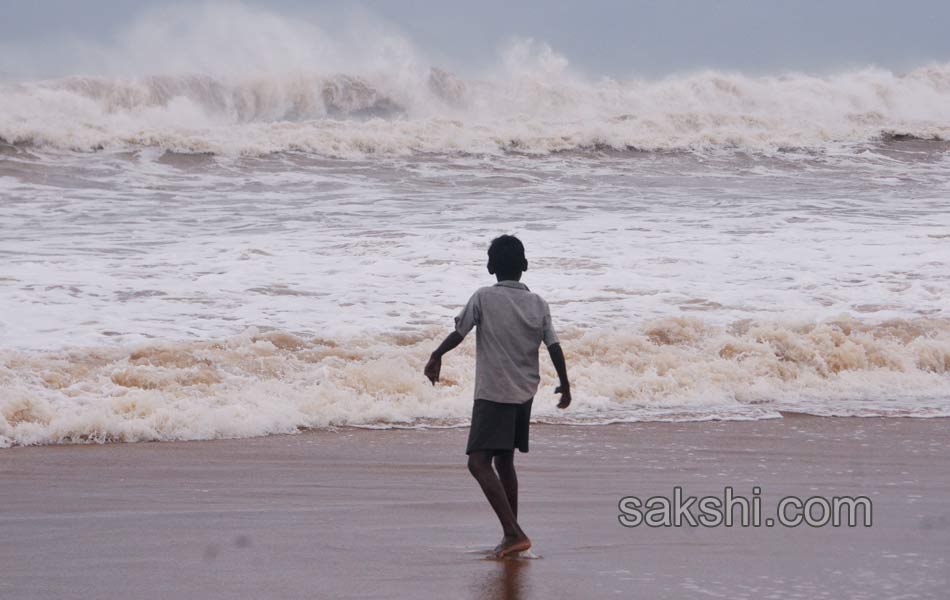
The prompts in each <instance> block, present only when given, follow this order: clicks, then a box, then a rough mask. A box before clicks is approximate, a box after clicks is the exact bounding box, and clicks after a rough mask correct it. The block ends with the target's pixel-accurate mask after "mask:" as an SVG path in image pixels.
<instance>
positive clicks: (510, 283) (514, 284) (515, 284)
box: [495, 279, 531, 292]
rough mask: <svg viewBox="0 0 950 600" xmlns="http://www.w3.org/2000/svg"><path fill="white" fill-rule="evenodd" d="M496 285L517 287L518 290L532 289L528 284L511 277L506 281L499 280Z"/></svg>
mask: <svg viewBox="0 0 950 600" xmlns="http://www.w3.org/2000/svg"><path fill="white" fill-rule="evenodd" d="M495 286H501V287H508V288H515V289H517V290H525V291H527V292H530V291H531V290H529V289H528V286H526V285H525V284H523V283H521V282H520V281H513V280H511V279H505V280H504V281H499V282H498V283H496V284H495Z"/></svg>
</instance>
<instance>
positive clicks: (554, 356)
mask: <svg viewBox="0 0 950 600" xmlns="http://www.w3.org/2000/svg"><path fill="white" fill-rule="evenodd" d="M548 354H550V355H551V362H552V363H554V370H555V371H557V378H558V380H559V381H560V383H561V385H559V386H557V389H555V390H554V393H555V394H561V401H560V402H558V403H557V407H558V408H567V407H568V406H570V405H571V382H570V381H568V379H567V364H566V363H565V362H564V351H563V350H561V344H560V342H555V343H553V344H551V345H550V346H548Z"/></svg>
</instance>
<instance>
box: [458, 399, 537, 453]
mask: <svg viewBox="0 0 950 600" xmlns="http://www.w3.org/2000/svg"><path fill="white" fill-rule="evenodd" d="M532 402H533V399H532V400H528V401H527V402H525V403H524V404H504V403H501V402H492V401H491V400H476V401H475V406H474V407H472V428H471V429H470V430H469V432H468V446H467V447H466V448H465V454H471V453H472V452H475V451H476V450H503V451H507V450H514V449H515V448H517V449H518V450H521V451H522V452H527V451H528V424H529V421H530V420H531V403H532Z"/></svg>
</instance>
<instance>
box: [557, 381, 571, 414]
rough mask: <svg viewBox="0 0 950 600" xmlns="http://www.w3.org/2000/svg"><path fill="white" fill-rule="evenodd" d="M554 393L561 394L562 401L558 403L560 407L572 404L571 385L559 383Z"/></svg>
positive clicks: (563, 407)
mask: <svg viewBox="0 0 950 600" xmlns="http://www.w3.org/2000/svg"><path fill="white" fill-rule="evenodd" d="M554 393H555V394H560V395H561V401H560V402H558V403H557V407H558V408H560V409H565V408H567V407H568V406H570V405H571V386H569V385H559V386H557V387H556V388H555V389H554Z"/></svg>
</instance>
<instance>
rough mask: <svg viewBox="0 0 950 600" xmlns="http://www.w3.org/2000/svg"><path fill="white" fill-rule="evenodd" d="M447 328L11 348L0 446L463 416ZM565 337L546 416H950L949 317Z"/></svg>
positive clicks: (468, 384) (462, 377)
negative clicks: (437, 334)
mask: <svg viewBox="0 0 950 600" xmlns="http://www.w3.org/2000/svg"><path fill="white" fill-rule="evenodd" d="M433 334H434V332H432V331H420V332H418V333H417V334H413V335H405V334H403V335H396V336H382V337H379V338H378V339H367V338H360V339H323V338H313V337H310V338H306V337H300V336H295V335H293V334H290V333H287V332H281V331H270V332H261V331H257V330H255V329H251V330H248V331H246V332H244V333H243V334H241V335H238V336H235V337H232V338H229V339H221V340H207V341H197V342H180V343H172V342H166V343H153V344H146V345H139V346H135V347H99V348H75V349H71V350H62V351H55V352H24V351H16V350H7V351H3V352H0V447H2V446H10V445H29V444H59V443H87V442H112V441H143V440H195V439H212V438H222V437H250V436H259V435H266V434H272V433H291V432H296V431H298V429H305V428H319V427H328V426H342V425H357V426H371V427H391V426H420V425H421V426H433V425H453V424H459V423H464V422H465V418H466V417H467V415H468V413H469V412H470V410H471V397H472V378H473V373H474V369H473V364H472V363H473V356H472V350H473V348H472V344H471V343H468V344H465V345H463V346H461V347H460V348H459V350H458V351H457V352H454V353H453V354H452V355H450V356H449V357H447V358H446V360H445V364H444V367H443V381H442V383H441V384H440V385H439V386H437V387H433V386H431V385H429V383H428V381H426V379H425V378H424V377H423V376H422V372H421V371H422V366H423V364H424V362H425V360H426V357H427V355H428V352H429V351H430V350H431V349H432V347H433V346H434V345H435V343H436V340H435V339H434V335H433ZM563 340H564V341H563V344H564V346H565V348H566V352H567V355H568V360H569V369H570V373H571V376H572V380H573V384H574V390H575V391H574V396H575V405H574V406H572V407H571V409H570V410H569V411H567V412H559V411H557V409H555V408H554V404H555V397H554V395H553V393H552V390H553V387H554V373H553V369H552V368H551V366H550V364H549V361H546V360H545V361H542V365H543V372H542V380H543V381H542V387H541V389H540V390H539V394H538V396H537V398H536V401H535V409H534V413H535V416H536V418H537V419H539V420H540V421H547V422H561V423H593V424H596V423H606V422H612V421H642V420H704V419H711V418H721V419H758V418H772V417H778V416H779V411H799V412H805V413H811V414H816V415H855V416H872V415H882V416H914V417H933V416H950V402H948V399H947V394H946V390H947V384H948V376H950V322H948V321H946V320H934V319H915V320H891V321H884V322H878V323H869V322H863V321H859V320H855V319H852V318H840V319H834V320H829V321H823V322H812V323H800V324H789V323H786V324H781V323H767V322H752V321H742V322H737V323H734V324H732V325H731V326H726V327H719V326H713V325H711V324H709V323H707V322H704V321H701V320H697V319H687V318H667V319H663V320H659V321H654V322H649V323H646V324H644V325H643V326H641V327H636V328H628V329H624V328H618V329H614V330H592V331H587V332H581V331H573V332H567V333H566V335H564V336H563Z"/></svg>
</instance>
